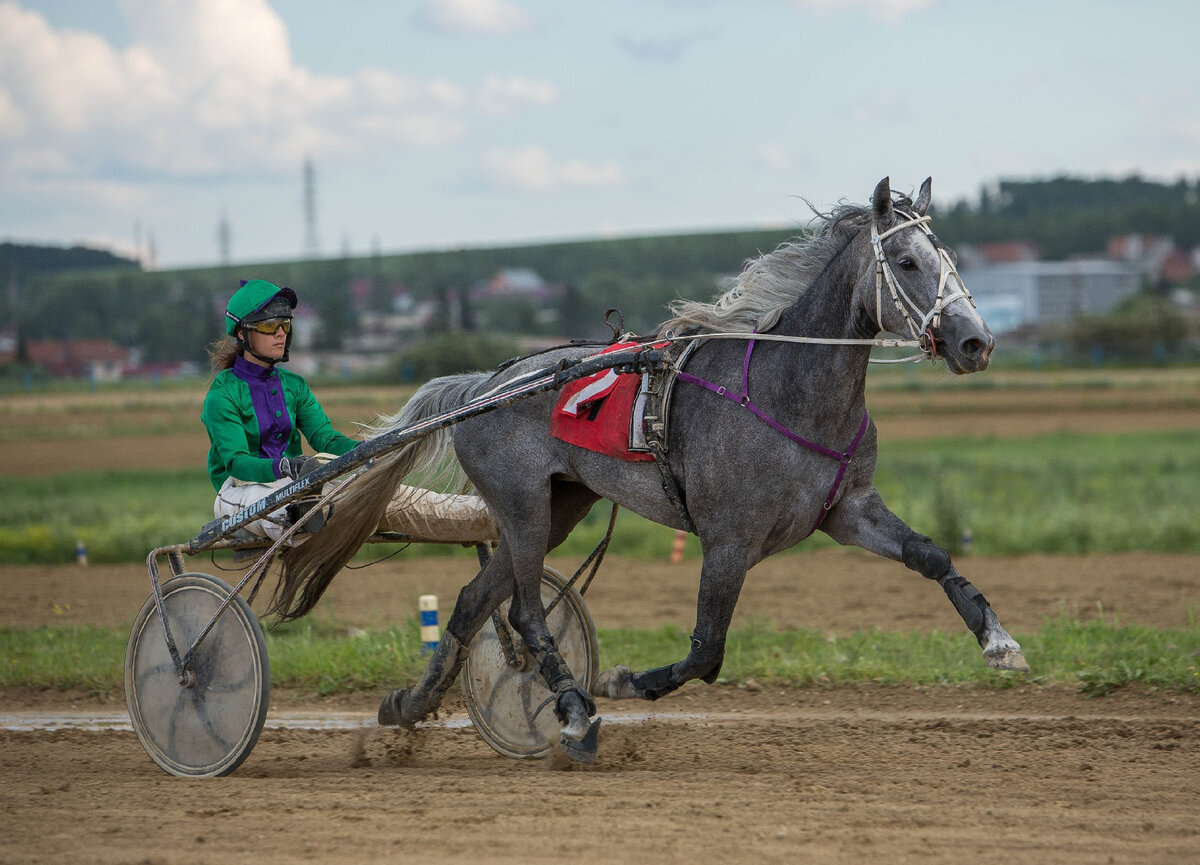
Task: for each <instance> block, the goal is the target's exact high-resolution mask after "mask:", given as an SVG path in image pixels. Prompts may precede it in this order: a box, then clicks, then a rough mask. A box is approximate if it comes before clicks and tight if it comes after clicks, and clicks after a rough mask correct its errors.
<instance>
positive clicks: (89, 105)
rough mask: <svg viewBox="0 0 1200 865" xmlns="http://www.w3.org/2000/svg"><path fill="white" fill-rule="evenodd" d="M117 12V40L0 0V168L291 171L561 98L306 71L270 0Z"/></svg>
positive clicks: (455, 135) (473, 8)
mask: <svg viewBox="0 0 1200 865" xmlns="http://www.w3.org/2000/svg"><path fill="white" fill-rule="evenodd" d="M121 8H122V10H123V11H124V13H125V14H126V16H127V17H128V19H129V27H130V42H129V45H128V47H126V48H123V49H116V48H114V47H113V46H111V45H109V44H108V43H107V42H106V41H104V40H103V39H102V38H100V37H99V36H96V35H94V34H91V33H84V32H81V31H73V30H56V29H54V28H52V27H51V26H50V24H49V23H48V22H47V20H46V19H45V18H44V17H43V16H42V15H41V14H39V13H38V12H34V11H29V10H26V9H23V8H22V7H21V6H20V5H18V4H17V3H15V2H5V0H0V171H4V172H9V173H13V172H26V173H27V174H28V176H40V177H42V178H43V179H45V178H48V177H52V176H57V177H62V178H76V179H83V178H94V179H105V178H108V179H112V178H118V179H120V180H121V182H139V181H140V180H146V179H161V178H179V179H188V178H191V179H195V178H201V179H210V178H220V177H225V176H237V175H248V174H281V173H283V174H290V173H293V172H295V171H296V168H297V166H298V165H299V163H300V161H301V160H303V159H304V158H305V157H306V156H310V155H311V156H313V157H314V158H316V159H321V158H322V157H334V158H338V157H340V158H360V157H363V156H368V155H371V154H377V153H387V152H389V151H390V150H393V149H395V148H397V147H400V148H434V147H441V146H445V145H446V144H448V143H450V142H452V141H454V140H456V139H459V138H461V137H462V136H463V135H465V134H466V131H467V128H468V125H469V123H470V121H471V120H472V118H473V116H475V117H477V116H478V115H479V114H480V113H484V114H498V113H510V112H513V111H516V110H519V109H521V108H525V107H530V106H532V107H542V106H546V105H550V104H552V103H553V102H554V101H555V99H556V95H557V94H556V92H555V90H554V88H553V87H552V86H550V85H549V84H546V83H543V82H540V81H536V80H533V79H527V78H521V77H503V76H489V77H487V78H486V79H484V80H483V81H482V82H481V83H479V84H477V85H476V86H474V87H469V86H462V85H459V84H456V83H454V82H452V81H449V80H446V79H444V78H425V77H420V76H414V75H404V74H398V73H395V72H391V71H386V70H382V69H361V70H359V71H357V72H356V73H354V74H352V75H349V76H328V75H317V74H315V73H312V72H311V71H309V70H307V69H305V68H303V67H301V66H298V65H297V64H296V63H295V62H294V60H293V58H292V52H291V47H290V44H289V39H288V33H287V28H286V26H285V25H284V23H283V21H282V20H281V19H280V17H279V16H278V15H277V14H276V13H275V11H274V10H273V9H272V8H271V7H270V5H269V4H268V2H267V0H121ZM435 8H439V9H443V11H447V10H448V11H447V14H449V12H456V14H459V15H460V16H468V17H469V15H468V13H470V14H473V15H474V16H475V19H474V20H477V21H480V22H485V21H492V22H493V23H495V22H499V21H501V20H506V19H507V18H511V13H512V9H509V7H508V6H507V5H506V4H502V3H497V2H488V3H479V2H464V0H456V2H455V3H451V4H440V5H437V6H435ZM513 8H515V7H513ZM506 10H507V11H506ZM517 11H519V10H517ZM464 20H465V19H464Z"/></svg>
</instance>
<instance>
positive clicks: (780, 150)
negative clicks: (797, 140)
mask: <svg viewBox="0 0 1200 865" xmlns="http://www.w3.org/2000/svg"><path fill="white" fill-rule="evenodd" d="M754 159H755V161H756V162H758V163H759V164H760V165H762V166H764V167H766V168H769V169H770V170H772V171H775V172H778V173H779V174H791V173H792V172H793V171H794V170H795V168H796V160H795V159H794V158H793V156H792V152H791V151H790V150H788V149H787V148H786V147H784V146H783V145H782V144H779V143H778V142H775V141H768V142H765V143H763V144H760V145H759V146H758V147H756V148H755V149H754Z"/></svg>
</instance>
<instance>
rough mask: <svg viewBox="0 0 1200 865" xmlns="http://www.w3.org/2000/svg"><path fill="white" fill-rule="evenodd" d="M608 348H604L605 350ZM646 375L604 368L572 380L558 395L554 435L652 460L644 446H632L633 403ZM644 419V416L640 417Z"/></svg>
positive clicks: (624, 455) (620, 455)
mask: <svg viewBox="0 0 1200 865" xmlns="http://www.w3.org/2000/svg"><path fill="white" fill-rule="evenodd" d="M634 345H637V343H632V342H630V343H617V344H615V345H611V346H609V347H608V348H606V349H604V352H610V351H619V350H621V349H626V348H630V347H632V346H634ZM604 352H601V353H602V354H603V353H604ZM641 381H642V377H641V375H640V374H637V373H626V374H623V375H619V374H617V373H616V372H615V371H613V370H611V369H606V370H603V371H602V372H598V373H596V374H595V375H590V376H588V377H587V378H581V379H580V380H579V381H574V382H571V383H570V384H569V385H567V386H566V387H564V388H563V389H562V390H561V391H560V392H559V395H558V402H557V403H555V405H554V412H553V414H552V415H551V418H550V435H551V436H552V437H553V438H556V439H559V440H561V441H565V442H567V443H568V444H573V445H575V446H577V447H581V448H587V449H588V450H590V451H596V452H597V453H602V454H606V455H607V456H610V457H616V458H617V459H622V460H631V461H632V460H652V459H654V455H653V454H651V453H649V452H648V451H644V450H630V449H629V443H630V439H631V434H632V431H633V430H632V423H633V406H634V402H635V401H636V400H637V395H638V387H639V385H640V384H641ZM638 422H639V423H640V422H641V419H640V418H639V419H638Z"/></svg>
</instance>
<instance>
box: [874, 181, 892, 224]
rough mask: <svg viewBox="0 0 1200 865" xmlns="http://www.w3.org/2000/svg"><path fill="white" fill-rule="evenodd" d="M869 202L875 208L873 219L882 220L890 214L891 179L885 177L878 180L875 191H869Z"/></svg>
mask: <svg viewBox="0 0 1200 865" xmlns="http://www.w3.org/2000/svg"><path fill="white" fill-rule="evenodd" d="M871 204H872V206H873V207H874V208H875V219H876V221H878V222H882V221H884V220H885V219H887V218H888V217H889V216H891V215H892V179H891V178H890V177H885V178H883V180H881V181H879V184H878V185H877V186H876V187H875V191H874V192H872V193H871Z"/></svg>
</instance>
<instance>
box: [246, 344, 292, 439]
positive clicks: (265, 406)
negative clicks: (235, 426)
mask: <svg viewBox="0 0 1200 865" xmlns="http://www.w3.org/2000/svg"><path fill="white" fill-rule="evenodd" d="M233 374H234V375H236V376H237V377H238V378H240V379H241V380H242V381H244V382H245V383H246V386H247V387H248V388H249V389H250V404H251V406H252V407H253V408H254V417H255V419H256V420H257V421H258V455H259V456H260V457H266V458H268V459H272V460H277V459H279V458H280V457H281V456H283V453H284V451H285V450H287V446H288V441H289V440H290V439H291V436H292V416H291V413H290V412H289V411H288V407H287V401H286V400H285V398H284V392H283V382H282V381H281V380H280V378H279V371H278V370H277V369H275V367H273V366H271V367H266V366H259V365H258V364H256V363H252V362H251V361H248V360H246V358H245V357H243V356H242V355H240V354H239V355H238V356H237V360H235V361H234V362H233Z"/></svg>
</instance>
